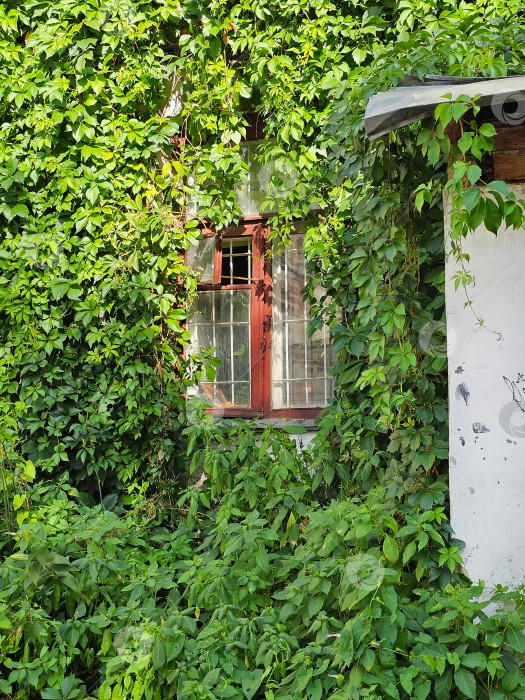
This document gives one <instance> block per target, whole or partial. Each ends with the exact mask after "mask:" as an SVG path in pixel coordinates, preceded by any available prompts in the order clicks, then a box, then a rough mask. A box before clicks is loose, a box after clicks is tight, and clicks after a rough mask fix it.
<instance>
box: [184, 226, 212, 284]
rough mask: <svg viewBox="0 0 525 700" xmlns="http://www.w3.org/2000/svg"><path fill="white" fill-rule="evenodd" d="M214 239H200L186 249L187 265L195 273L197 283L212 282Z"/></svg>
mask: <svg viewBox="0 0 525 700" xmlns="http://www.w3.org/2000/svg"><path fill="white" fill-rule="evenodd" d="M214 259H215V237H214V236H210V237H208V238H202V239H201V240H200V241H199V242H198V243H197V245H190V247H189V249H188V265H189V266H190V267H191V268H192V269H194V270H195V271H196V272H197V276H198V280H199V282H203V283H205V282H208V283H212V282H213V270H214V266H213V263H214Z"/></svg>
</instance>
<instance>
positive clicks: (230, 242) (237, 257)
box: [221, 238, 252, 285]
mask: <svg viewBox="0 0 525 700" xmlns="http://www.w3.org/2000/svg"><path fill="white" fill-rule="evenodd" d="M251 277H252V245H251V240H250V239H247V238H225V239H224V240H223V241H222V270H221V284H223V285H230V284H249V283H250V282H251Z"/></svg>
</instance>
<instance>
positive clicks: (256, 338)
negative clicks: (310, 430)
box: [188, 218, 333, 418]
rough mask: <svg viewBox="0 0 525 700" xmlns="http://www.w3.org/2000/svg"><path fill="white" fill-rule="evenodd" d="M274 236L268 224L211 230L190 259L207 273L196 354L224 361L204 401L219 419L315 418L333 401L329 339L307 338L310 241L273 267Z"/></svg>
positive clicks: (193, 320)
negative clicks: (208, 350) (306, 249)
mask: <svg viewBox="0 0 525 700" xmlns="http://www.w3.org/2000/svg"><path fill="white" fill-rule="evenodd" d="M268 234H269V228H268V226H267V224H266V222H265V220H264V219H263V218H253V219H250V220H245V221H244V222H243V223H241V225H239V226H232V227H229V228H227V229H225V230H224V231H222V232H221V233H220V235H217V234H216V233H215V232H214V231H212V230H205V231H204V238H203V240H202V241H201V242H200V244H199V246H197V247H196V248H193V250H192V251H191V252H190V257H189V260H190V264H192V265H193V266H194V267H195V268H197V269H198V271H199V273H200V282H199V286H198V294H197V299H196V302H195V305H194V311H193V313H192V315H191V317H190V319H189V321H188V329H189V330H190V333H191V336H192V347H191V349H190V350H191V351H193V352H199V350H200V349H201V348H203V347H208V346H211V347H213V348H215V353H216V356H217V357H219V358H220V360H221V365H220V367H219V368H218V370H217V375H216V377H215V380H214V381H213V382H201V383H200V384H199V387H198V388H197V390H196V393H197V394H198V395H199V396H200V397H201V398H203V399H206V400H207V401H208V402H209V403H210V404H211V405H212V406H213V408H212V409H211V412H212V413H215V414H217V415H223V416H230V417H234V416H238V417H264V418H270V417H286V418H305V417H315V416H316V415H317V413H318V412H319V410H320V409H321V408H323V407H324V406H327V405H328V403H329V401H330V399H331V396H332V393H333V378H332V377H331V375H330V368H331V366H332V350H331V346H330V342H329V336H328V331H327V329H323V330H317V331H315V333H314V334H313V335H312V336H311V337H309V336H308V333H307V326H308V321H309V309H308V306H307V304H305V303H304V302H303V300H302V295H301V290H302V288H303V287H304V286H305V285H306V283H307V281H308V278H307V275H306V271H305V264H304V253H303V236H302V234H300V233H297V234H295V235H293V236H292V245H291V246H289V247H287V248H286V249H285V250H284V251H283V252H282V253H280V254H278V255H276V256H274V257H273V260H272V259H271V255H270V254H269V251H270V243H269V240H268ZM272 266H273V282H272Z"/></svg>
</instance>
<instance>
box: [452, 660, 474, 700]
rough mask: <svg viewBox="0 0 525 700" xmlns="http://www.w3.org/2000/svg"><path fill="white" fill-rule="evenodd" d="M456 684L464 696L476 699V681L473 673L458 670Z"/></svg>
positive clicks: (455, 673) (462, 669)
mask: <svg viewBox="0 0 525 700" xmlns="http://www.w3.org/2000/svg"><path fill="white" fill-rule="evenodd" d="M454 682H455V683H456V686H457V688H458V690H460V691H461V692H462V693H463V695H465V696H466V697H467V698H471V699H472V700H475V699H476V679H475V678H474V674H473V673H472V672H471V671H468V670H467V669H465V668H461V667H460V668H458V670H457V671H454Z"/></svg>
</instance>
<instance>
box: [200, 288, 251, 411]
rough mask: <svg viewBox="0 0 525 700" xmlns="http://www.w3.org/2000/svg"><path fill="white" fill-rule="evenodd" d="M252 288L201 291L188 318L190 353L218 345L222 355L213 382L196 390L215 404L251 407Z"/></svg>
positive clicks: (204, 384)
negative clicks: (190, 341)
mask: <svg viewBox="0 0 525 700" xmlns="http://www.w3.org/2000/svg"><path fill="white" fill-rule="evenodd" d="M250 299H251V290H249V289H238V290H217V291H210V292H205V291H202V292H199V294H198V296H197V299H196V301H195V307H194V312H193V314H192V315H191V317H190V318H189V319H188V330H189V331H190V333H191V338H192V343H191V347H190V348H189V350H190V353H198V352H199V350H201V349H202V348H204V347H210V346H211V347H214V348H215V355H216V357H219V358H220V359H221V365H220V367H219V368H218V369H217V375H216V377H215V380H214V381H213V382H201V383H200V385H199V386H198V388H197V391H196V392H195V393H196V394H197V395H198V396H200V398H202V399H206V400H207V401H208V402H209V403H211V404H212V405H213V406H218V407H222V408H231V407H242V408H246V407H249V406H250V404H251V372H250V358H251V349H250Z"/></svg>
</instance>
